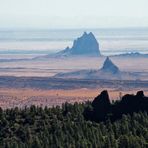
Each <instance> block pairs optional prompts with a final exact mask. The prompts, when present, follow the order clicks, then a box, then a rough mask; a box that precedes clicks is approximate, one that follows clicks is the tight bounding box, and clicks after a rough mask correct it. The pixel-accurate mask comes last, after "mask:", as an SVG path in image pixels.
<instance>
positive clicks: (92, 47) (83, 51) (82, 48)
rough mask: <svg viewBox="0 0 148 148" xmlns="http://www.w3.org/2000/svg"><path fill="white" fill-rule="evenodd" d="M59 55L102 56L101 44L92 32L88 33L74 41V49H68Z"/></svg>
mask: <svg viewBox="0 0 148 148" xmlns="http://www.w3.org/2000/svg"><path fill="white" fill-rule="evenodd" d="M58 54H62V55H66V56H67V55H93V56H100V55H101V54H100V50H99V44H98V42H97V40H96V38H95V36H94V35H93V33H92V32H90V33H86V32H84V34H83V35H82V36H81V37H79V38H77V39H76V40H74V42H73V46H72V48H69V47H67V48H66V49H65V50H63V51H60V52H59V53H58Z"/></svg>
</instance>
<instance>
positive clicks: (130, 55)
mask: <svg viewBox="0 0 148 148" xmlns="http://www.w3.org/2000/svg"><path fill="white" fill-rule="evenodd" d="M114 56H115V57H130V58H137V57H146V58H147V57H148V54H143V53H140V52H127V53H122V54H118V55H113V57H114Z"/></svg>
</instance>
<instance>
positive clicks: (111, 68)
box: [101, 57, 120, 73]
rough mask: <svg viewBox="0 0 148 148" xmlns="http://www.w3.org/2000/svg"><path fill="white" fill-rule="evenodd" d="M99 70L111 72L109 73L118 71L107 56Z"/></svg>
mask: <svg viewBox="0 0 148 148" xmlns="http://www.w3.org/2000/svg"><path fill="white" fill-rule="evenodd" d="M101 71H104V72H111V73H118V72H120V70H119V68H118V67H117V66H116V65H115V64H114V63H113V62H112V61H111V60H110V59H109V57H107V58H106V60H105V62H104V64H103V67H102V68H101Z"/></svg>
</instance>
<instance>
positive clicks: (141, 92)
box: [136, 91, 144, 97]
mask: <svg viewBox="0 0 148 148" xmlns="http://www.w3.org/2000/svg"><path fill="white" fill-rule="evenodd" d="M136 96H137V97H144V92H143V91H138V92H137V94H136Z"/></svg>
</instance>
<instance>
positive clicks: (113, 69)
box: [55, 57, 138, 80]
mask: <svg viewBox="0 0 148 148" xmlns="http://www.w3.org/2000/svg"><path fill="white" fill-rule="evenodd" d="M55 77H58V78H76V79H108V80H121V79H122V80H135V79H138V75H137V74H135V73H129V72H122V71H120V69H119V68H118V67H117V66H116V65H115V64H114V63H113V62H112V61H111V60H110V58H109V57H107V58H106V59H105V61H104V64H103V66H102V68H101V69H98V70H79V71H74V72H68V73H58V74H56V75H55Z"/></svg>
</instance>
